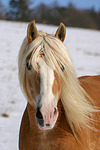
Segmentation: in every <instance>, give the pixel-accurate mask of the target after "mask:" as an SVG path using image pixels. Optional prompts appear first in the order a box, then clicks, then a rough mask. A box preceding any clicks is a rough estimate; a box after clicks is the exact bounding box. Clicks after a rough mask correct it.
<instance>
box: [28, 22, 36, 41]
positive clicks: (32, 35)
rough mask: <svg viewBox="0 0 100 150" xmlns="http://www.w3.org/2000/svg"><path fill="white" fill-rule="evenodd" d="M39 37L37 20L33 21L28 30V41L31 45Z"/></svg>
mask: <svg viewBox="0 0 100 150" xmlns="http://www.w3.org/2000/svg"><path fill="white" fill-rule="evenodd" d="M37 36H38V32H37V27H36V25H35V20H33V21H32V22H31V23H30V24H29V25H28V28H27V39H28V41H29V43H31V42H32V41H33V40H34V39H35V38H36V37H37Z"/></svg>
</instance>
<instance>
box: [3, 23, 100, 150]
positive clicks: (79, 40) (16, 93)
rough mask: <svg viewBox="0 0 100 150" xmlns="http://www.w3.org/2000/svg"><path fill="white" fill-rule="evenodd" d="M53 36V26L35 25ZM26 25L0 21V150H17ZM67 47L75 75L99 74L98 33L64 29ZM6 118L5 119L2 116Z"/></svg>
mask: <svg viewBox="0 0 100 150" xmlns="http://www.w3.org/2000/svg"><path fill="white" fill-rule="evenodd" d="M37 28H38V30H44V31H46V32H48V33H55V32H56V29H57V27H56V26H50V25H41V24H37ZM26 30H27V23H17V22H8V21H0V96H1V98H0V150H17V149H18V133H19V127H20V121H21V117H22V113H23V111H24V109H25V106H26V99H25V98H24V96H23V95H22V92H21V90H20V87H19V82H18V66H17V63H18V52H19V49H20V46H21V43H22V41H23V39H24V37H25V36H26ZM64 44H65V45H66V46H67V48H68V50H69V52H70V54H71V58H72V60H73V64H74V67H75V70H76V73H77V76H83V75H95V74H100V31H96V30H87V29H79V28H67V38H66V39H65V42H64ZM5 114H6V115H8V116H5Z"/></svg>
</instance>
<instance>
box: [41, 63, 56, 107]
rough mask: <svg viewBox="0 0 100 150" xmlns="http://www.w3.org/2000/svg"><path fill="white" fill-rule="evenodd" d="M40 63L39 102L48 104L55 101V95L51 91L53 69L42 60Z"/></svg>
mask: <svg viewBox="0 0 100 150" xmlns="http://www.w3.org/2000/svg"><path fill="white" fill-rule="evenodd" d="M39 65H40V95H41V104H50V103H52V102H53V103H54V102H55V96H54V95H53V92H52V87H53V83H54V71H53V70H52V69H51V68H50V67H49V66H48V65H47V64H46V63H45V62H44V61H41V62H40V63H39Z"/></svg>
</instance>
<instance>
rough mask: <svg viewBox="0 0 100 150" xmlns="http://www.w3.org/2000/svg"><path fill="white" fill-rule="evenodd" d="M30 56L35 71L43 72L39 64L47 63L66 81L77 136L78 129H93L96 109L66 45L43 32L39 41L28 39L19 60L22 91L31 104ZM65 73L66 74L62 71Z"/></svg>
mask: <svg viewBox="0 0 100 150" xmlns="http://www.w3.org/2000/svg"><path fill="white" fill-rule="evenodd" d="M28 56H30V60H29V61H30V63H31V65H32V67H33V69H34V70H35V71H37V72H39V66H38V62H39V60H40V59H43V61H45V63H46V64H47V65H48V66H50V67H51V68H52V69H53V70H55V71H56V72H57V74H58V75H59V77H60V78H61V80H62V94H61V101H62V104H63V107H64V111H65V115H66V118H67V120H68V122H69V125H70V127H71V129H72V131H73V133H75V132H74V126H75V127H76V128H77V127H80V126H88V127H90V128H92V127H91V125H90V123H91V121H92V120H91V118H92V114H93V112H95V111H96V110H95V108H94V107H93V106H92V105H91V102H90V103H89V101H87V98H88V99H89V97H88V95H87V94H86V92H85V91H84V90H83V88H82V87H81V85H80V83H79V81H78V79H77V77H76V74H75V71H74V68H73V64H72V61H71V58H70V55H69V53H68V51H67V49H66V47H65V46H64V44H63V43H62V42H61V41H60V40H59V39H57V38H56V37H55V35H51V34H47V33H45V32H43V31H39V32H38V37H37V38H36V39H35V40H33V41H32V42H31V43H29V42H28V40H27V37H26V38H25V39H24V41H23V44H22V46H21V49H20V52H19V58H18V66H19V81H20V86H21V89H22V91H23V93H24V95H25V96H26V98H27V100H28V102H29V103H30V104H31V105H32V103H31V102H30V97H28V95H27V93H26V84H25V83H26V73H27V72H26V59H27V57H28ZM62 65H63V66H64V68H65V70H64V72H62V70H61V67H62Z"/></svg>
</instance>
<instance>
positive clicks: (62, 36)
mask: <svg viewBox="0 0 100 150" xmlns="http://www.w3.org/2000/svg"><path fill="white" fill-rule="evenodd" d="M55 36H56V37H57V38H58V39H60V40H61V41H62V42H63V41H64V39H65V36H66V27H65V25H64V24H63V23H62V22H61V23H60V26H59V28H58V29H57V31H56V34H55Z"/></svg>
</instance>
